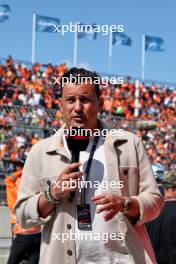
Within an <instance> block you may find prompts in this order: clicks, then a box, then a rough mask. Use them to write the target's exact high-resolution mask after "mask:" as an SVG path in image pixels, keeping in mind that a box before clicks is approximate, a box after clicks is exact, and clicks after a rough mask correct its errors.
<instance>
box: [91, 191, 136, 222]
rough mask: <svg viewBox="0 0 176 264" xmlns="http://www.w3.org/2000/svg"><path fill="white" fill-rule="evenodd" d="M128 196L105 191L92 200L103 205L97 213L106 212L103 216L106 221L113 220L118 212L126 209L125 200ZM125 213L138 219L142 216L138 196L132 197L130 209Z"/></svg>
mask: <svg viewBox="0 0 176 264" xmlns="http://www.w3.org/2000/svg"><path fill="white" fill-rule="evenodd" d="M126 198H127V197H125V196H122V195H118V194H114V193H104V194H101V195H97V196H94V197H93V198H92V202H93V203H94V204H96V205H102V206H101V207H99V208H98V209H97V210H96V213H97V214H99V213H101V212H105V213H104V214H103V218H104V220H105V221H109V220H111V219H112V218H113V217H114V216H115V215H116V214H117V213H118V212H123V211H124V205H125V200H126ZM125 215H126V216H127V217H128V218H129V219H131V218H135V219H138V218H139V217H140V207H139V202H138V200H137V199H136V198H133V197H130V209H129V211H127V212H125Z"/></svg>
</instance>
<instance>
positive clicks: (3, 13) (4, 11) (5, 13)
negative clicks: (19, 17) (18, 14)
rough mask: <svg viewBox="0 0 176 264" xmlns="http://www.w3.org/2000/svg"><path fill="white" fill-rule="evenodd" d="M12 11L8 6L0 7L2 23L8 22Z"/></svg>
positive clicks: (0, 20)
mask: <svg viewBox="0 0 176 264" xmlns="http://www.w3.org/2000/svg"><path fill="white" fill-rule="evenodd" d="M10 13H11V9H10V7H9V6H8V5H0V22H4V21H6V20H8V18H9V15H10Z"/></svg>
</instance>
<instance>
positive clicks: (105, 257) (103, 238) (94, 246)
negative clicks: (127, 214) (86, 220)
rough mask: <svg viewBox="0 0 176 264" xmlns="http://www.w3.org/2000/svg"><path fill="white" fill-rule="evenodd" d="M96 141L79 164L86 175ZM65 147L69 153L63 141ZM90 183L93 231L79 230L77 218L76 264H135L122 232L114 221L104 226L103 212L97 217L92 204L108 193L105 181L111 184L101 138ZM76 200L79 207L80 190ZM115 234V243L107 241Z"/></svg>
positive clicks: (88, 189)
mask: <svg viewBox="0 0 176 264" xmlns="http://www.w3.org/2000/svg"><path fill="white" fill-rule="evenodd" d="M93 140H94V137H91V138H90V140H89V145H88V147H87V149H86V151H81V152H80V162H82V166H81V167H80V170H81V171H85V168H86V164H87V161H88V159H89V155H90V152H91V148H92V145H93ZM64 146H65V148H66V149H67V151H68V152H69V150H68V147H67V146H66V140H65V139H64ZM83 178H84V176H83ZM88 181H90V182H92V186H91V187H93V188H86V203H88V204H90V208H91V222H92V230H91V231H87V230H86V231H84V230H79V229H78V222H77V217H76V223H75V235H76V238H77V239H76V240H75V243H76V258H77V264H85V263H88V264H95V263H96V264H102V263H106V264H117V263H118V264H132V263H134V262H133V260H132V257H131V256H130V255H128V252H127V250H126V246H125V243H124V240H123V235H122V231H121V230H120V227H119V225H118V223H117V221H116V220H115V219H114V218H113V219H111V220H109V221H107V222H105V221H104V219H103V214H104V212H102V213H100V214H97V213H96V212H95V211H96V206H95V205H94V204H93V203H92V201H91V198H92V197H93V196H95V195H99V194H102V193H103V192H105V191H106V192H107V191H108V189H107V187H108V186H107V185H104V182H105V181H106V182H107V183H108V175H107V167H106V161H105V155H104V142H103V139H102V138H100V139H99V141H98V144H97V147H96V150H95V153H94V157H93V160H92V164H91V168H90V172H89V179H88ZM95 181H96V183H99V184H96V185H95ZM90 184H91V183H90ZM88 186H90V185H88ZM96 187H97V188H96ZM109 191H110V190H109ZM76 199H77V204H80V192H79V190H77V195H76ZM76 216H77V214H76ZM112 233H113V234H114V235H115V234H116V236H117V238H116V239H115V240H114V239H113V240H112V239H110V238H109V239H108V236H109V235H110V234H112ZM85 236H86V237H85ZM118 238H119V239H118ZM105 242H107V243H105Z"/></svg>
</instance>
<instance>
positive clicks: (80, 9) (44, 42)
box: [0, 0, 176, 83]
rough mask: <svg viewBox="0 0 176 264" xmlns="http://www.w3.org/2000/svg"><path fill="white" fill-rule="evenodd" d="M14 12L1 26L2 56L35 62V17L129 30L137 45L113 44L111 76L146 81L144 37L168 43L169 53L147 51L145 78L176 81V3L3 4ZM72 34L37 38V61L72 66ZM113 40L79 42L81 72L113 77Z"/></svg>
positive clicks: (54, 0) (15, 0)
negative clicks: (155, 37) (104, 74)
mask: <svg viewBox="0 0 176 264" xmlns="http://www.w3.org/2000/svg"><path fill="white" fill-rule="evenodd" d="M1 4H8V5H9V6H10V8H11V14H10V19H9V21H6V22H4V23H0V32H1V33H0V57H5V58H6V57H8V56H9V55H10V54H11V55H12V56H13V57H14V58H15V59H20V60H25V61H31V43H32V14H33V12H36V13H37V14H40V15H44V16H50V17H55V18H59V19H60V20H61V24H68V23H69V22H70V21H76V20H79V21H81V22H82V23H85V24H92V23H96V24H99V25H104V24H107V25H124V33H125V34H127V35H128V36H130V37H131V38H132V46H131V47H128V46H124V45H114V46H113V48H112V67H111V72H112V73H113V74H116V75H117V76H121V75H125V76H126V75H127V76H132V77H137V78H138V77H140V76H141V53H142V52H141V50H142V33H143V32H145V33H146V34H147V35H150V36H159V37H162V38H163V39H164V42H165V51H164V52H146V58H145V79H148V80H154V81H161V82H170V83H175V82H176V56H175V54H176V32H175V24H176V16H175V10H176V1H175V0H168V1H164V0H108V1H100V0H89V1H82V0H75V1H71V0H70V1H69V0H68V1H60V0H50V1H47V0H45V1H42V0H38V1H36V0H30V1H24V0H4V1H1V0H0V5H1ZM73 37H74V36H73V33H70V32H69V33H66V34H65V35H64V36H61V34H59V33H56V34H54V33H42V32H37V33H36V61H38V62H40V63H49V62H51V63H53V64H60V63H62V62H66V63H68V65H69V66H70V67H71V66H73ZM108 41H109V40H108V37H107V36H102V35H101V34H99V35H98V38H97V39H96V40H89V39H87V38H83V39H80V40H79V41H78V67H85V68H88V69H90V70H95V71H98V72H104V73H106V72H108Z"/></svg>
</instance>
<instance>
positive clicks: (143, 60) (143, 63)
mask: <svg viewBox="0 0 176 264" xmlns="http://www.w3.org/2000/svg"><path fill="white" fill-rule="evenodd" d="M144 78H145V33H143V34H142V61H141V80H142V81H144Z"/></svg>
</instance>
